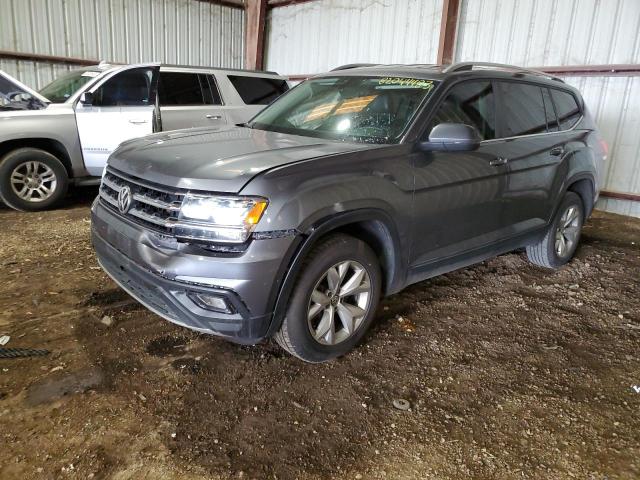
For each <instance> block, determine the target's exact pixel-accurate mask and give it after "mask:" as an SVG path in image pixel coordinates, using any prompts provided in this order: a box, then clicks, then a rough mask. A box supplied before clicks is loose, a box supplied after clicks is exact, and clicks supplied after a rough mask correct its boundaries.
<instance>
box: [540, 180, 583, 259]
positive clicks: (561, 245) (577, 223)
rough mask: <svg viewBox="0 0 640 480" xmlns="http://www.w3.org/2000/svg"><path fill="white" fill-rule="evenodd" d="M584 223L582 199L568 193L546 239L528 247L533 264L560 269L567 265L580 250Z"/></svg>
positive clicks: (572, 193)
mask: <svg viewBox="0 0 640 480" xmlns="http://www.w3.org/2000/svg"><path fill="white" fill-rule="evenodd" d="M583 222H584V206H583V204H582V199H581V198H580V197H579V196H578V195H577V194H576V193H574V192H567V193H566V194H565V196H564V198H563V199H562V203H561V204H560V208H558V211H557V213H556V216H555V218H554V220H553V222H552V223H551V226H550V227H549V230H548V231H547V234H546V235H545V236H544V238H543V239H542V240H541V241H540V242H538V243H537V244H535V245H530V246H528V247H527V257H528V258H529V261H530V262H531V263H534V264H536V265H539V266H541V267H546V268H559V267H561V266H562V265H564V264H565V263H567V262H568V261H569V260H571V258H573V255H574V254H575V253H576V249H577V248H578V242H579V241H580V233H581V231H582V224H583Z"/></svg>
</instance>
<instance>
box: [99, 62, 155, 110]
mask: <svg viewBox="0 0 640 480" xmlns="http://www.w3.org/2000/svg"><path fill="white" fill-rule="evenodd" d="M152 78H153V69H152V68H133V69H131V70H125V71H124V72H121V73H118V74H116V75H115V76H114V77H112V78H110V79H109V80H107V81H106V82H105V83H103V84H102V85H101V86H100V87H99V88H98V89H97V90H96V91H95V92H94V93H93V105H95V106H97V107H120V106H130V107H132V106H145V105H151V104H152V103H153V102H152V99H151V79H152Z"/></svg>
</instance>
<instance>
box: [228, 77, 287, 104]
mask: <svg viewBox="0 0 640 480" xmlns="http://www.w3.org/2000/svg"><path fill="white" fill-rule="evenodd" d="M229 81H231V83H232V84H233V86H234V88H235V89H236V90H237V91H238V94H239V95H240V98H242V101H243V102H244V103H246V104H247V105H268V104H269V103H271V102H273V101H274V100H275V99H276V98H278V97H279V96H280V95H282V94H283V93H284V92H286V91H287V90H289V85H287V82H285V81H284V80H279V79H277V78H262V77H244V76H240V75H229Z"/></svg>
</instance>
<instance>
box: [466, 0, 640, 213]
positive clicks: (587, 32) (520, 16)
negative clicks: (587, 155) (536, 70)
mask: <svg viewBox="0 0 640 480" xmlns="http://www.w3.org/2000/svg"><path fill="white" fill-rule="evenodd" d="M455 55H456V59H457V60H458V61H468V60H478V61H488V62H500V63H511V64H516V65H526V66H556V65H597V64H615V63H621V64H638V63H640V1H638V0H463V2H462V5H461V11H460V21H459V24H458V40H457V45H456V52H455ZM565 81H566V82H567V83H569V84H571V85H574V86H576V87H577V88H578V89H579V90H580V91H581V92H582V94H583V96H584V99H585V102H586V104H587V106H588V107H589V110H590V111H591V113H592V114H593V115H594V116H595V119H596V122H597V123H598V125H599V127H600V129H601V130H602V133H603V136H604V137H605V139H606V140H607V143H608V144H609V146H610V151H609V162H608V170H607V173H606V178H605V189H607V190H611V191H615V192H623V193H636V194H637V193H640V77H568V78H565ZM599 207H600V208H604V209H607V210H611V211H615V212H616V213H622V214H627V215H636V216H640V204H638V202H632V201H623V200H611V199H606V200H605V199H602V200H601V202H600V204H599Z"/></svg>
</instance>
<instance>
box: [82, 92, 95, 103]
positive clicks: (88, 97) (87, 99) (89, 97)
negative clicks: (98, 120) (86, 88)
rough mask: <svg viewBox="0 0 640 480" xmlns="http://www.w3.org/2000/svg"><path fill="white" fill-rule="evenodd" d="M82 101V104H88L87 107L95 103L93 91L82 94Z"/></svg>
mask: <svg viewBox="0 0 640 480" xmlns="http://www.w3.org/2000/svg"><path fill="white" fill-rule="evenodd" d="M80 103H81V104H82V105H86V106H87V107H90V106H91V105H93V93H91V92H84V93H83V94H82V95H80Z"/></svg>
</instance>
